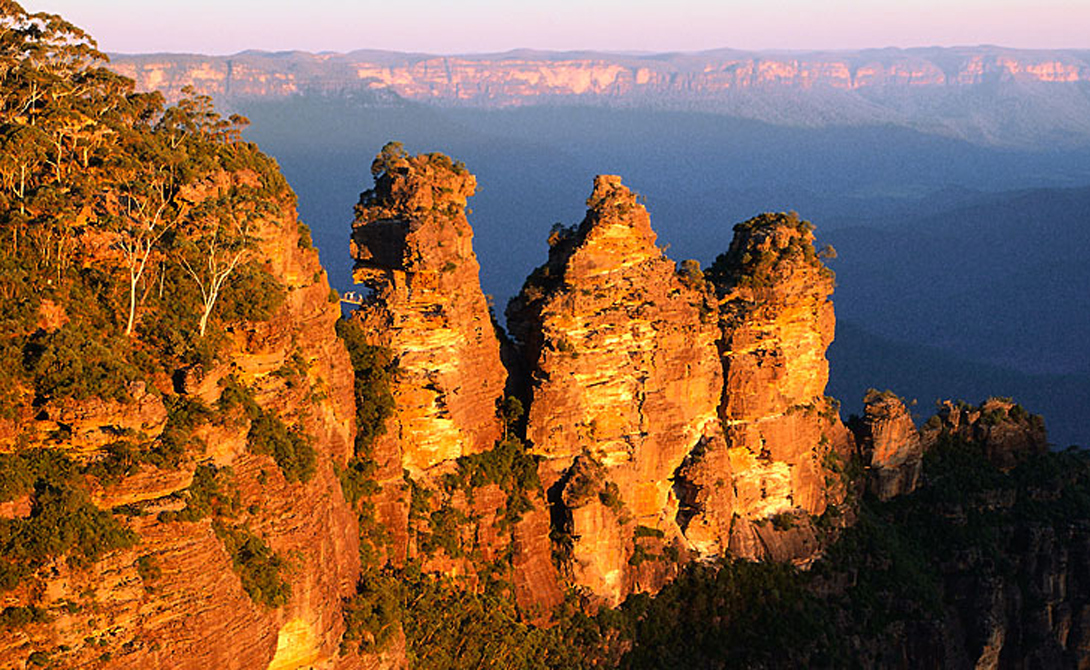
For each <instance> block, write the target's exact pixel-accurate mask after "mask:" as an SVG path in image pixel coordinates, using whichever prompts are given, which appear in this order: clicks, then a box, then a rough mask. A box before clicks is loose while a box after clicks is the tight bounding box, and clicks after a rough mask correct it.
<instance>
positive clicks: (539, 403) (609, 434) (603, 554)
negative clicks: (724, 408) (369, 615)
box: [508, 176, 729, 604]
mask: <svg viewBox="0 0 1090 670" xmlns="http://www.w3.org/2000/svg"><path fill="white" fill-rule="evenodd" d="M587 206H588V210H587V216H586V218H585V219H584V220H583V222H582V223H581V224H580V225H579V226H578V227H577V228H572V229H557V230H554V232H553V234H552V237H551V238H550V245H551V247H552V248H551V250H550V253H549V261H548V263H546V264H545V265H543V266H542V267H540V268H538V269H537V270H536V271H535V272H534V274H533V275H531V277H530V279H529V280H528V281H527V283H526V285H525V286H524V287H523V290H522V292H521V293H520V294H519V296H518V297H517V298H516V299H515V300H514V301H512V303H511V305H510V306H509V307H508V319H509V325H510V328H511V332H512V334H513V335H514V336H515V337H516V338H517V339H518V340H519V341H520V342H521V343H522V345H523V350H524V351H523V353H524V355H525V358H526V361H527V365H528V368H529V369H531V370H532V371H533V373H532V380H531V382H530V383H531V388H530V391H529V397H530V409H529V417H528V426H527V431H526V435H527V439H528V440H529V441H530V443H531V445H532V451H533V453H535V454H538V455H540V456H541V457H542V462H541V472H542V480H543V481H542V483H543V485H544V486H545V487H546V488H547V489H549V490H550V498H551V499H552V500H553V504H554V507H555V511H554V514H556V515H558V517H559V518H560V523H561V525H562V526H563V528H562V530H564V531H565V532H566V533H567V534H568V536H569V537H570V538H571V542H572V544H571V547H570V550H571V555H570V559H571V569H572V578H573V580H574V582H575V583H577V584H580V585H582V586H585V587H587V588H589V589H590V590H591V591H592V592H594V593H595V594H598V595H600V596H602V597H603V598H604V599H605V600H606V601H607V602H609V603H611V604H616V603H617V602H619V601H620V599H621V598H623V597H624V596H625V595H627V594H628V593H630V592H632V591H641V590H657V588H658V587H659V586H661V584H662V582H663V580H664V579H665V578H666V577H667V576H668V575H669V574H671V571H672V570H673V567H672V566H671V565H670V564H671V563H673V562H676V557H677V555H678V552H679V551H686V550H688V549H689V548H690V546H691V543H690V542H689V541H688V540H686V539H685V538H684V536H683V534H682V531H683V527H682V526H681V525H679V515H680V514H681V510H679V507H678V500H677V496H676V495H675V493H674V491H673V488H672V484H671V480H672V479H673V477H674V474H675V472H676V471H677V470H678V469H679V468H680V467H681V465H682V462H683V461H684V460H685V459H686V458H687V457H689V456H690V455H691V454H693V453H694V452H699V453H702V452H704V451H707V450H714V449H720V450H721V449H722V433H721V430H720V427H719V420H718V416H717V414H716V406H717V404H718V397H719V392H720V389H721V386H722V373H721V370H720V367H719V364H718V359H717V356H716V349H715V340H716V337H717V335H718V330H717V328H716V324H715V319H714V316H713V314H714V306H713V303H712V298H711V296H710V295H709V294H707V293H705V292H704V291H703V290H700V289H697V288H694V287H691V286H689V285H686V284H685V283H684V282H683V281H682V279H681V278H680V277H679V276H678V274H677V271H676V266H675V264H674V263H673V262H672V261H670V260H669V259H667V258H666V257H665V256H664V255H663V253H662V250H661V249H659V248H658V247H657V246H655V233H654V232H653V231H652V230H651V226H650V220H649V217H648V215H647V211H646V210H645V209H644V207H643V205H642V204H640V203H639V202H638V200H637V197H636V195H635V194H633V193H632V192H630V191H629V190H628V189H627V188H625V187H624V186H623V185H622V184H621V180H620V178H619V177H613V176H600V177H597V178H596V179H595V181H594V190H593V192H592V193H591V195H590V198H589V199H588V200H587ZM718 474H719V476H720V477H727V478H728V479H729V471H728V470H723V471H721V472H719V473H718ZM728 498H729V494H728ZM727 504H728V505H729V502H728V503H727ZM692 546H693V548H695V546H696V545H692ZM671 557H673V558H671ZM644 559H647V560H644Z"/></svg>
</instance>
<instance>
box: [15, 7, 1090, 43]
mask: <svg viewBox="0 0 1090 670" xmlns="http://www.w3.org/2000/svg"><path fill="white" fill-rule="evenodd" d="M23 5H24V7H25V8H26V9H27V10H29V11H48V12H52V13H59V14H61V15H63V16H65V17H66V18H68V19H69V20H70V21H72V22H74V23H76V24H77V25H80V26H81V27H83V28H85V29H87V30H88V31H89V32H91V34H92V35H94V36H95V37H96V38H97V39H98V42H99V46H100V47H102V48H103V49H104V50H106V51H111V52H122V53H139V52H152V51H186V52H198V53H216V54H226V53H234V52H237V51H242V50H245V49H265V50H273V51H278V50H289V49H302V50H306V51H323V50H328V51H351V50H353V49H361V48H370V49H390V50H397V51H424V52H431V53H466V52H486V51H505V50H508V49H513V48H518V47H530V48H539V49H602V50H617V51H696V50H701V49H713V48H718V47H732V48H737V49H857V48H864V47H883V46H900V47H911V46H934V45H939V46H952V45H976V44H1000V45H1004V46H1011V47H1022V48H1083V49H1085V48H1090V0H1036V1H1032V0H913V1H911V2H908V1H903V0H719V1H716V0H673V2H671V3H667V2H664V1H663V0H653V1H648V0H599V1H597V2H589V1H587V0H582V1H580V0H549V1H548V2H544V1H540V0H458V1H452V0H381V1H379V0H363V1H352V0H306V1H303V2H300V1H299V0H292V1H290V2H289V1H288V0H25V1H24V2H23Z"/></svg>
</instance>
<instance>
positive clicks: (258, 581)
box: [212, 521, 291, 608]
mask: <svg viewBox="0 0 1090 670" xmlns="http://www.w3.org/2000/svg"><path fill="white" fill-rule="evenodd" d="M212 527H213V529H214V530H215V531H216V535H217V536H218V537H219V538H220V540H221V541H222V542H223V546H224V548H225V549H226V550H227V553H228V554H230V556H231V562H232V563H233V564H234V568H235V572H237V573H238V576H239V578H240V579H241V580H242V588H243V589H244V590H245V591H246V594H247V595H249V596H250V599H251V600H253V601H254V602H255V603H258V604H261V605H264V606H266V607H270V608H275V607H280V606H281V605H285V604H287V602H288V601H289V600H290V599H291V584H289V583H288V582H287V581H285V580H284V578H283V577H282V576H281V571H282V570H283V569H284V567H285V566H284V561H283V560H282V559H281V558H280V556H278V555H277V554H276V553H275V552H274V551H273V550H272V549H271V548H270V547H269V545H268V544H266V543H265V541H264V540H262V539H261V538H260V537H258V536H257V535H254V534H253V533H252V532H251V531H250V529H248V528H246V527H245V526H231V525H227V524H225V523H223V522H222V521H216V522H214V523H213V525H212Z"/></svg>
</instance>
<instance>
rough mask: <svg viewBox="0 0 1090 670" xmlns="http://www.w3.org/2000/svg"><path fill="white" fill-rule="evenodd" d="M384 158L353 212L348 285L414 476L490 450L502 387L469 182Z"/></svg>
mask: <svg viewBox="0 0 1090 670" xmlns="http://www.w3.org/2000/svg"><path fill="white" fill-rule="evenodd" d="M388 149H389V150H384V151H383V153H382V154H380V156H379V158H378V159H376V162H375V167H373V169H372V170H373V172H374V173H375V176H376V179H375V187H374V188H373V189H371V190H368V191H366V192H365V193H363V195H362V196H361V198H360V204H359V205H358V206H357V208H356V221H355V223H354V224H353V233H352V256H353V258H355V259H356V266H355V270H354V275H353V276H354V279H355V281H356V283H358V284H363V285H364V286H365V287H367V289H369V290H370V291H371V292H372V293H371V295H370V296H369V297H368V299H367V301H366V302H365V303H364V304H363V305H362V306H361V307H360V308H359V309H358V310H356V312H355V313H354V314H353V316H352V318H353V319H355V320H356V321H357V322H358V323H359V324H360V325H361V326H362V328H363V331H364V332H365V333H367V337H368V338H370V343H371V344H374V345H379V346H382V347H385V348H386V349H388V350H389V351H390V352H391V353H392V355H393V359H394V363H395V364H396V373H395V378H394V381H393V389H392V391H393V395H394V400H395V401H396V410H395V412H396V419H397V427H396V431H395V432H396V435H397V436H398V439H399V440H400V442H401V445H402V450H401V454H402V457H401V465H402V467H404V468H406V469H408V470H409V472H410V473H413V475H414V476H418V475H419V474H420V473H422V472H423V471H425V470H428V469H429V468H432V467H435V466H437V465H440V464H442V463H444V462H450V461H453V460H454V459H456V458H458V457H459V456H462V455H465V454H473V453H479V452H482V451H486V450H488V449H490V448H491V447H492V446H493V444H495V442H496V440H497V439H498V438H499V437H500V434H501V426H500V421H499V418H498V417H497V415H496V407H497V403H498V402H499V401H500V400H501V399H502V397H503V392H504V385H505V383H506V379H507V375H506V372H505V370H504V367H503V365H502V364H501V363H500V347H499V341H498V340H497V338H496V333H495V328H494V326H493V323H492V318H491V316H490V313H489V308H488V304H487V302H486V301H485V297H484V294H483V293H482V292H481V287H480V281H479V278H478V275H479V272H480V266H479V265H478V264H477V257H476V256H475V255H474V253H473V246H472V241H473V231H472V229H471V228H470V227H469V223H468V221H467V220H466V216H465V206H466V198H468V197H469V196H471V195H473V191H474V189H475V188H476V183H477V182H476V179H475V178H474V177H473V175H471V174H469V172H468V171H466V169H465V168H464V167H463V166H461V165H460V164H456V163H452V162H451V161H450V159H449V158H447V157H446V156H442V155H441V154H426V155H421V156H416V157H409V156H408V155H407V154H405V153H404V152H401V151H400V150H399V149H395V148H393V147H388Z"/></svg>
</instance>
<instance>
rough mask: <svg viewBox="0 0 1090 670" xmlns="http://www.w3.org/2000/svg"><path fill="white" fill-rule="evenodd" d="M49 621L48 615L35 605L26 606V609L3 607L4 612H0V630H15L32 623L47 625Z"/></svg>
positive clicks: (16, 606)
mask: <svg viewBox="0 0 1090 670" xmlns="http://www.w3.org/2000/svg"><path fill="white" fill-rule="evenodd" d="M49 620H50V618H49V613H48V612H46V610H44V609H43V608H41V607H37V606H35V605H28V606H26V607H21V606H18V605H14V606H9V607H5V608H4V610H3V611H2V612H0V628H5V627H13V628H16V627H19V626H26V625H27V624H32V623H48V622H49Z"/></svg>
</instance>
